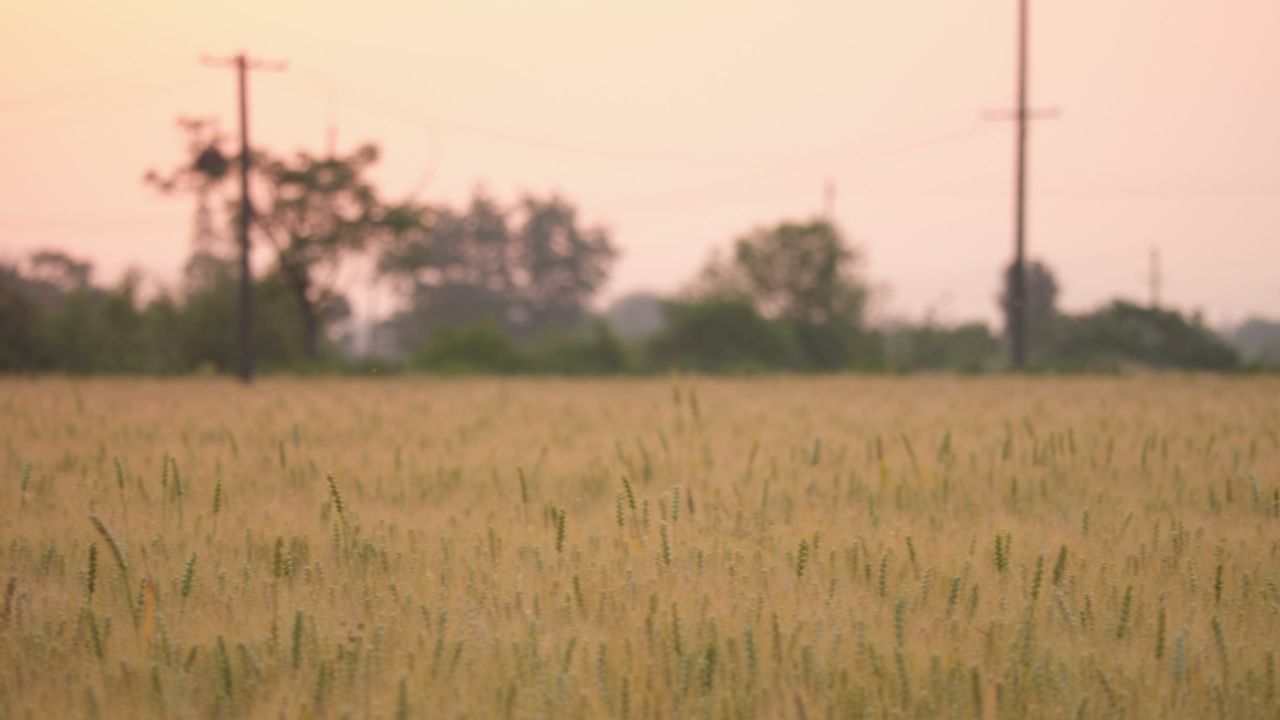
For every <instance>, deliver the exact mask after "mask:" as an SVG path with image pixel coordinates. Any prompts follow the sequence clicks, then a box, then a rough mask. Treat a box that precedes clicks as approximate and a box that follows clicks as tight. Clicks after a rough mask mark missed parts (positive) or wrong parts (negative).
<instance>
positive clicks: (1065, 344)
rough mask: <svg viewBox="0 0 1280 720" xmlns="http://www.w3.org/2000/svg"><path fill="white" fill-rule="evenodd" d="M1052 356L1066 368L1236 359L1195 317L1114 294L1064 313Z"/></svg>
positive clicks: (1204, 364) (1192, 364)
mask: <svg viewBox="0 0 1280 720" xmlns="http://www.w3.org/2000/svg"><path fill="white" fill-rule="evenodd" d="M1057 359H1058V362H1059V363H1060V364H1062V365H1063V366H1064V367H1066V368H1069V369H1090V370H1097V369H1103V370H1110V369H1119V368H1122V367H1124V366H1126V365H1138V366H1143V367H1155V368H1185V369H1199V370H1230V369H1232V368H1234V367H1236V366H1238V365H1239V362H1240V357H1239V355H1238V354H1237V353H1236V351H1235V350H1234V349H1233V348H1231V347H1230V346H1229V345H1227V343H1226V342H1225V341H1224V340H1223V339H1222V338H1220V337H1218V336H1217V335H1216V334H1214V333H1213V332H1212V331H1211V330H1209V329H1208V328H1205V327H1204V326H1202V325H1200V324H1199V322H1197V321H1191V322H1189V321H1187V320H1186V319H1185V318H1183V317H1182V315H1181V314H1179V313H1177V312H1173V311H1169V310H1161V309H1158V308H1150V307H1142V306H1139V305H1135V304H1133V303H1129V302H1124V301H1120V300H1117V301H1115V302H1113V303H1111V304H1110V305H1107V306H1106V307H1104V308H1102V309H1100V310H1097V311H1094V312H1092V313H1088V314H1085V315H1080V316H1076V317H1070V318H1067V319H1066V320H1065V322H1064V324H1063V329H1062V338H1061V340H1060V341H1059V346H1058V352H1057Z"/></svg>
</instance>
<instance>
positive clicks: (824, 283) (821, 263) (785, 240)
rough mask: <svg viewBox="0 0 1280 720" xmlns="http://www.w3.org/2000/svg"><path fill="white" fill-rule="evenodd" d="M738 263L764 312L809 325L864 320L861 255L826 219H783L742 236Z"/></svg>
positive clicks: (736, 257)
mask: <svg viewBox="0 0 1280 720" xmlns="http://www.w3.org/2000/svg"><path fill="white" fill-rule="evenodd" d="M734 260H735V266H736V269H737V271H738V272H739V273H741V275H742V276H743V278H744V279H745V280H746V288H747V290H748V292H749V293H750V294H751V296H752V298H753V299H754V300H755V303H756V307H757V308H758V309H759V310H760V312H761V313H762V314H763V315H764V316H765V317H771V318H777V319H782V320H790V321H792V322H796V323H802V324H807V325H822V324H825V323H830V322H848V323H853V324H856V323H858V322H860V321H861V318H862V310H863V305H864V304H865V301H866V295H867V293H866V289H865V287H864V286H863V285H862V284H861V283H860V282H859V281H858V279H857V278H856V277H855V275H854V269H855V267H856V265H857V260H858V258H857V255H856V254H855V253H854V251H853V249H852V248H850V247H849V246H848V244H847V243H846V242H845V241H844V238H843V237H842V236H841V235H840V232H839V230H837V229H836V227H835V226H834V225H832V224H831V223H829V222H827V221H825V220H812V221H810V222H807V223H796V222H784V223H780V224H778V225H776V226H774V227H771V228H757V229H756V230H753V231H752V232H750V233H748V234H746V235H744V236H742V237H740V238H738V240H737V241H736V243H735V247H734Z"/></svg>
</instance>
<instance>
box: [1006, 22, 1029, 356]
mask: <svg viewBox="0 0 1280 720" xmlns="http://www.w3.org/2000/svg"><path fill="white" fill-rule="evenodd" d="M1015 112H1016V114H1017V117H1016V121H1017V123H1018V128H1017V140H1016V149H1015V157H1014V163H1015V164H1016V169H1015V171H1014V173H1015V174H1014V211H1013V216H1014V217H1013V234H1014V253H1013V278H1012V283H1011V285H1012V288H1011V289H1012V290H1013V303H1012V304H1013V307H1012V308H1011V310H1012V313H1011V314H1010V317H1009V321H1010V322H1009V331H1010V335H1011V338H1010V339H1011V340H1012V348H1011V350H1012V352H1013V367H1015V368H1022V367H1023V366H1024V365H1025V363H1026V356H1027V275H1026V258H1025V252H1024V249H1025V244H1026V243H1025V234H1026V220H1027V207H1026V206H1027V0H1018V108H1017V110H1016V111H1015Z"/></svg>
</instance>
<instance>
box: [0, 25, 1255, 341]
mask: <svg viewBox="0 0 1280 720" xmlns="http://www.w3.org/2000/svg"><path fill="white" fill-rule="evenodd" d="M1032 8H1033V10H1032V28H1033V30H1032V35H1033V37H1032V45H1033V53H1032V91H1031V93H1032V100H1033V103H1034V104H1036V105H1039V106H1052V107H1058V108H1060V109H1061V111H1062V114H1061V116H1060V117H1059V118H1058V119H1054V120H1048V121H1044V122H1040V123H1037V124H1036V125H1035V126H1034V127H1033V129H1032V146H1031V148H1032V149H1031V205H1030V232H1029V239H1028V242H1029V252H1030V254H1031V255H1032V256H1033V257H1037V258H1043V259H1044V260H1046V261H1048V262H1049V264H1050V265H1051V266H1052V267H1053V268H1054V269H1055V270H1056V271H1057V274H1058V277H1059V281H1060V283H1061V285H1062V286H1063V294H1062V297H1061V299H1062V304H1063V305H1064V306H1065V307H1067V308H1069V309H1083V308H1087V307H1091V306H1093V305H1095V304H1097V303H1100V302H1102V301H1103V300H1106V299H1108V298H1111V297H1115V296H1124V297H1129V298H1133V299H1145V297H1146V275H1147V269H1148V268H1147V264H1148V256H1149V252H1150V249H1151V247H1152V246H1155V245H1158V246H1159V247H1160V249H1161V253H1162V256H1163V266H1164V277H1165V282H1164V297H1165V298H1166V300H1167V301H1168V302H1169V303H1170V304H1172V305H1175V306H1178V307H1180V308H1183V309H1188V310H1191V309H1197V308H1201V309H1203V310H1204V311H1205V314H1206V317H1207V319H1208V320H1209V321H1210V322H1212V323H1215V324H1219V323H1223V322H1226V321H1233V322H1234V321H1238V320H1240V319H1242V318H1243V316H1245V315H1246V314H1249V313H1265V314H1270V315H1273V316H1274V315H1280V90H1278V88H1280V42H1278V41H1277V34H1278V33H1280V2H1277V1H1276V0H1213V1H1210V0H1054V1H1048V0H1032ZM1014 9H1015V0H846V1H845V2H804V1H803V0H797V1H795V2H790V3H784V2H750V1H749V0H732V1H730V0H681V1H679V2H676V1H673V0H646V1H645V2H611V1H609V0H583V1H569V0H524V1H521V2H517V1H515V0H511V1H508V2H499V1H498V0H455V1H452V2H435V1H431V0H418V1H417V2H391V1H389V0H363V1H362V2H348V1H342V2H336V1H326V0H309V1H307V2H266V1H263V0H258V1H256V2H242V1H238V0H237V1H233V2H220V3H210V2H202V3H191V2H180V1H175V0H116V1H114V2H68V1H66V0H4V1H3V4H2V5H0V66H2V67H3V68H4V71H3V73H0V257H5V258H8V259H14V258H16V257H18V256H20V255H22V254H24V253H25V252H27V251H28V250H30V249H32V248H37V247H46V246H56V247H61V248H65V249H67V250H70V251H72V252H74V253H77V254H84V255H89V256H91V257H93V258H95V259H96V260H97V261H98V263H99V268H100V270H99V273H100V275H99V277H100V278H102V279H111V278H114V277H115V276H117V275H118V273H119V272H120V270H121V269H122V268H123V267H125V266H126V265H129V264H136V265H139V266H141V267H143V268H145V269H147V270H148V271H149V272H151V273H152V274H153V275H154V276H155V277H156V278H158V279H160V280H162V281H167V282H172V281H174V280H175V279H176V277H177V276H178V272H179V268H180V267H181V264H182V261H183V258H184V257H185V256H186V255H187V253H188V252H189V250H190V247H189V243H190V237H191V213H192V204H191V202H190V201H189V200H187V199H176V198H170V199H165V198H159V197H157V196H156V195H155V194H154V193H153V192H152V191H150V190H148V189H147V188H145V187H143V186H142V184H141V181H140V180H141V177H142V174H143V172H144V171H145V170H146V169H147V168H148V167H152V166H156V167H168V166H170V165H172V164H173V163H175V162H176V161H178V159H179V158H180V137H179V135H178V133H177V131H176V129H175V128H174V124H173V120H174V118H175V117H176V116H178V115H180V114H187V115H217V116H220V117H221V118H222V119H223V122H224V125H225V127H226V128H227V129H228V130H233V129H234V124H233V119H234V117H235V116H234V114H233V112H234V106H233V104H232V101H233V98H234V94H233V93H234V85H233V76H232V74H231V72H230V71H227V70H214V69H209V68H205V67H201V65H200V64H199V58H200V57H201V55H203V54H206V53H214V54H228V53H233V52H235V51H237V50H240V49H242V48H244V49H247V50H249V51H250V52H252V53H253V54H255V55H258V56H261V57H265V58H269V59H283V60H287V61H288V62H289V69H288V71H287V72H285V73H281V74H267V73H260V74H257V75H255V76H253V78H252V82H251V86H252V87H251V94H252V104H253V123H254V128H253V130H254V136H255V137H254V139H255V142H256V143H258V144H261V145H265V146H268V147H270V148H272V149H274V150H277V151H284V150H291V149H295V148H299V147H307V148H311V149H313V150H321V149H323V148H324V147H325V137H326V132H327V128H328V127H329V125H330V123H333V124H335V125H336V128H337V137H338V144H339V146H341V147H348V146H350V145H351V144H354V143H356V142H359V141H364V140H375V141H377V142H378V143H380V144H381V145H382V147H383V149H384V151H385V155H384V160H383V162H382V164H381V167H380V169H379V171H378V180H379V182H380V186H381V187H382V189H383V190H384V191H385V192H386V193H387V194H388V195H390V196H392V197H398V196H403V195H406V194H408V193H410V192H414V191H417V192H418V197H419V198H420V199H423V200H441V201H450V202H458V201H462V200H463V199H464V198H465V197H466V196H467V195H468V194H469V192H470V190H471V189H472V188H473V187H474V186H475V185H476V184H478V183H483V184H484V185H485V186H486V187H488V188H489V189H490V190H491V191H492V192H493V193H494V194H496V195H497V196H498V197H499V198H500V199H504V200H505V199H511V198H513V197H514V195H515V193H516V192H518V191H520V190H530V191H534V192H539V193H543V192H550V191H556V192H559V193H562V194H563V195H565V196H566V197H568V198H570V199H571V200H573V201H574V202H576V203H577V204H578V206H579V208H580V209H581V211H582V213H583V214H584V215H585V216H586V218H588V219H589V220H592V221H595V222H599V223H602V224H605V225H607V226H609V227H610V228H612V230H613V232H614V237H615V239H616V241H617V244H618V245H619V246H620V247H621V248H622V250H623V255H622V258H621V260H620V261H619V263H618V265H617V267H616V269H615V272H614V274H613V280H612V282H611V284H610V285H609V287H608V289H607V292H606V297H616V296H618V295H619V294H621V293H623V292H626V291H629V290H633V289H639V288H651V289H656V290H662V291H667V290H673V289H675V288H677V287H679V286H680V285H681V284H682V283H683V282H685V281H686V280H687V279H689V278H690V277H691V276H692V275H693V274H694V272H695V271H696V270H697V268H698V267H699V266H700V265H701V264H702V263H703V261H704V260H705V258H706V256H707V254H708V252H709V251H710V249H711V248H712V247H714V246H717V245H721V246H725V245H727V243H728V242H729V241H730V240H731V239H732V238H733V237H734V236H735V235H736V234H738V233H741V232H743V231H745V230H748V229H750V228H751V227H752V226H754V225H757V224H761V223H768V222H773V221H776V220H779V219H782V218H786V217H805V216H808V215H811V214H813V213H815V212H818V211H819V210H820V209H821V208H822V206H823V186H824V183H826V182H827V181H828V180H830V181H832V182H833V183H834V185H835V188H836V193H835V203H834V211H835V216H836V219H837V220H838V222H839V223H840V224H841V225H842V226H843V228H844V229H845V230H846V231H847V232H848V233H849V234H850V236H851V237H852V238H853V240H854V241H855V242H856V244H857V245H858V247H859V248H860V249H861V250H862V251H863V253H864V255H865V259H866V262H865V266H864V271H865V273H866V275H867V277H868V278H869V279H870V280H871V281H872V282H873V283H875V284H876V285H877V286H885V287H887V289H888V292H887V294H886V295H885V296H884V297H885V298H886V302H885V303H884V305H883V308H882V311H883V312H889V313H893V314H897V315H902V314H909V315H911V316H913V317H920V316H921V315H923V314H924V313H925V312H927V311H928V310H929V309H930V308H932V309H933V311H934V312H935V314H936V316H937V317H940V318H941V319H943V320H960V319H965V318H974V317H976V318H984V319H993V318H994V315H995V304H994V296H995V294H996V292H997V277H998V273H999V269H1000V267H1001V265H1002V264H1003V263H1004V262H1007V260H1008V258H1009V257H1010V255H1011V252H1012V222H1011V220H1012V205H1011V199H1010V192H1011V174H1012V147H1013V136H1012V129H1011V127H1010V126H1009V124H1008V123H1004V122H988V121H984V120H982V119H981V114H982V112H983V111H984V110H998V109H1004V108H1007V107H1009V105H1010V104H1011V103H1012V99H1013V59H1014Z"/></svg>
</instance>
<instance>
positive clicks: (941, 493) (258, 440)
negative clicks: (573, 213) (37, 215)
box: [0, 376, 1280, 719]
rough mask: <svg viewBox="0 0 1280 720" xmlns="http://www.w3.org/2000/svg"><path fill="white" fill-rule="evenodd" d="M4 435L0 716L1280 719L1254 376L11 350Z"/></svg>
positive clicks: (1278, 627)
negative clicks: (413, 361) (838, 373)
mask: <svg viewBox="0 0 1280 720" xmlns="http://www.w3.org/2000/svg"><path fill="white" fill-rule="evenodd" d="M0 437H2V438H3V444H4V447H3V450H2V452H3V455H2V456H0V480H2V484H0V585H2V588H0V589H2V591H3V598H2V599H0V602H2V605H0V719H7V718H54V717H59V718H60V717H86V718H93V717H103V718H123V717H189V718H205V717H209V718H232V717H271V718H276V717H287V718H295V717H302V718H305V717H353V718H366V717H367V718H379V717H381V718H401V717H430V718H458V717H471V718H485V717H499V718H524V717H545V718H595V717H630V718H664V717H669V718H682V717H708V718H787V717H791V718H829V717H833V718H844V717H866V718H934V717H954V718H994V717H1000V718H1024V717H1037V718H1039V717H1043V718H1059V717H1061V718H1077V717H1084V718H1092V717H1151V718H1156V717H1194V718H1202V717H1203V718H1208V717H1215V718H1216V717H1237V718H1246V717H1247V718H1261V717H1269V718H1270V717H1277V716H1278V713H1280V697H1278V695H1277V688H1276V682H1277V678H1276V675H1277V670H1276V653H1277V651H1278V648H1277V645H1278V644H1280V643H1278V642H1277V641H1278V640H1280V382H1278V381H1277V380H1275V379H1263V378H1255V379H1249V378H1211V377H1181V376H1176V377H1138V378H1094V379H1089V378H1066V379H1034V378H943V377H938V378H928V377H926V378H909V379H896V378H818V379H799V378H774V379H733V380H728V379H723V380H713V379H703V378H665V379H652V380H610V381H606V380H601V381H568V380H487V379H486V380H482V379H477V380H450V381H439V380H425V379H418V380H414V379H389V380H381V381H379V380H338V379H310V380H302V379H299V380H285V379H269V380H266V381H263V382H261V383H259V384H258V385H256V386H255V387H253V388H252V389H245V388H242V387H239V386H237V385H235V384H233V383H231V382H230V381H224V380H88V381H72V380H20V379H9V380H0Z"/></svg>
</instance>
